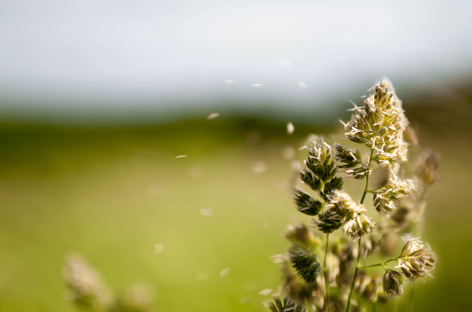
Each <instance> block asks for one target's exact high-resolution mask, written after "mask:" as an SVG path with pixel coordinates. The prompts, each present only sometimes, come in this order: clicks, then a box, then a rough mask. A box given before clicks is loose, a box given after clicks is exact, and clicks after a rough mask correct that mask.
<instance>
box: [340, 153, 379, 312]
mask: <svg viewBox="0 0 472 312" xmlns="http://www.w3.org/2000/svg"><path fill="white" fill-rule="evenodd" d="M373 154H374V150H373V149H371V150H370V156H369V163H368V166H370V162H371V161H372V155H373ZM368 187H369V175H367V176H366V177H365V188H364V193H362V198H361V204H363V203H364V199H365V195H366V194H367V188H368ZM360 258H361V237H359V240H358V248H357V261H356V270H355V271H354V278H353V279H352V284H351V290H350V291H349V298H348V299H347V306H346V312H349V307H350V306H351V297H352V291H353V290H354V284H355V283H356V278H357V272H358V271H359V259H360Z"/></svg>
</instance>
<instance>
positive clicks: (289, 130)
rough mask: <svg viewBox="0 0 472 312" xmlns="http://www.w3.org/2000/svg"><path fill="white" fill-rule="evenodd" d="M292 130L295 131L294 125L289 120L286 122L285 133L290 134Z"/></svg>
mask: <svg viewBox="0 0 472 312" xmlns="http://www.w3.org/2000/svg"><path fill="white" fill-rule="evenodd" d="M293 131H295V127H294V126H293V124H292V123H291V122H289V123H288V124H287V133H288V134H292V133H293Z"/></svg>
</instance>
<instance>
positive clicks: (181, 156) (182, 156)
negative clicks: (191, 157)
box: [175, 155, 187, 158]
mask: <svg viewBox="0 0 472 312" xmlns="http://www.w3.org/2000/svg"><path fill="white" fill-rule="evenodd" d="M184 157H187V155H180V156H175V158H184Z"/></svg>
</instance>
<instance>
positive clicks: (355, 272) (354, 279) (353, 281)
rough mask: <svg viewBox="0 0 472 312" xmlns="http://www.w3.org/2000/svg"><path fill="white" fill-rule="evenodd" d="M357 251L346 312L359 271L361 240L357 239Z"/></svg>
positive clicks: (347, 311)
mask: <svg viewBox="0 0 472 312" xmlns="http://www.w3.org/2000/svg"><path fill="white" fill-rule="evenodd" d="M357 248H358V249H359V251H358V252H357V261H356V270H355V271H354V278H353V279H352V284H351V290H350V291H349V298H348V299H347V307H346V312H349V307H350V306H351V296H352V291H353V290H354V284H355V283H356V278H357V271H359V267H358V265H359V259H360V257H361V238H360V237H359V240H358V247H357Z"/></svg>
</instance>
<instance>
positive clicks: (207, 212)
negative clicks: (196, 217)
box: [200, 208, 213, 216]
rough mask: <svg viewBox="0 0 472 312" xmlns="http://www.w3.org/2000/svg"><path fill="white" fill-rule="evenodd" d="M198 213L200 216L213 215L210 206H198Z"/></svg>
mask: <svg viewBox="0 0 472 312" xmlns="http://www.w3.org/2000/svg"><path fill="white" fill-rule="evenodd" d="M200 214H201V215H202V216H212V215H213V213H212V212H211V209H210V208H200Z"/></svg>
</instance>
